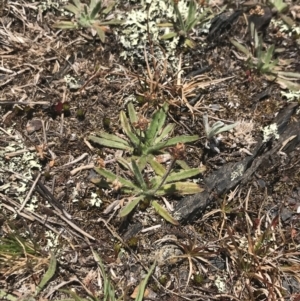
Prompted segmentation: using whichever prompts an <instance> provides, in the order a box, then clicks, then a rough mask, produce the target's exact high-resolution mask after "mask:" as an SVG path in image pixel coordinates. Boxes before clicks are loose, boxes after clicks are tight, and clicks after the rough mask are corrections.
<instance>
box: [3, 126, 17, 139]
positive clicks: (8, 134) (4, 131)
mask: <svg viewBox="0 0 300 301" xmlns="http://www.w3.org/2000/svg"><path fill="white" fill-rule="evenodd" d="M0 131H2V132H3V133H5V134H6V135H7V136H9V137H10V138H15V137H14V136H13V135H11V134H10V133H8V132H7V131H6V130H5V129H3V128H1V127H0Z"/></svg>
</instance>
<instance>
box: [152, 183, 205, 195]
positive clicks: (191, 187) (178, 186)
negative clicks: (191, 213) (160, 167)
mask: <svg viewBox="0 0 300 301" xmlns="http://www.w3.org/2000/svg"><path fill="white" fill-rule="evenodd" d="M203 190H204V189H203V188H201V187H200V186H199V185H198V184H196V183H193V182H176V183H168V184H165V185H163V186H162V187H161V188H160V189H159V190H158V191H157V192H156V194H157V195H166V194H168V195H169V194H180V195H186V194H195V193H199V192H202V191H203Z"/></svg>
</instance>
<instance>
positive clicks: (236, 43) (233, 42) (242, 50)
mask: <svg viewBox="0 0 300 301" xmlns="http://www.w3.org/2000/svg"><path fill="white" fill-rule="evenodd" d="M229 40H230V42H231V44H233V45H234V46H235V47H236V48H237V49H238V50H239V51H241V52H243V53H244V54H246V55H247V56H251V53H250V51H249V50H248V49H247V48H246V47H245V46H243V45H242V44H240V43H239V42H237V41H235V40H234V39H229Z"/></svg>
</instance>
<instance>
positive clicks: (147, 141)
mask: <svg viewBox="0 0 300 301" xmlns="http://www.w3.org/2000/svg"><path fill="white" fill-rule="evenodd" d="M127 109H128V115H129V119H128V118H127V116H126V114H125V112H124V111H121V113H120V120H121V125H122V129H123V131H124V133H125V134H126V136H127V137H128V139H129V141H128V140H125V139H123V138H120V137H119V136H116V135H113V134H108V133H105V132H101V133H99V134H98V136H99V137H96V136H89V140H91V141H93V142H95V143H97V144H100V145H103V146H106V147H111V148H117V149H121V150H125V151H128V152H129V153H132V154H134V155H136V156H144V157H145V156H147V155H149V154H155V153H159V152H161V151H162V150H163V149H164V148H166V147H170V146H173V145H176V144H177V143H187V142H193V141H196V140H198V139H199V136H197V135H195V136H184V135H182V136H177V137H174V138H169V139H168V135H169V134H170V133H171V132H172V130H173V129H174V127H175V125H174V124H168V125H167V126H166V127H165V128H163V126H164V123H165V121H166V117H167V111H168V104H167V103H165V104H164V105H163V106H162V108H161V109H159V110H158V111H156V112H155V113H154V115H153V118H152V120H151V121H150V122H149V121H148V120H147V119H146V118H145V117H142V116H141V117H138V115H137V113H136V112H135V110H134V106H133V104H132V103H129V104H128V106H127Z"/></svg>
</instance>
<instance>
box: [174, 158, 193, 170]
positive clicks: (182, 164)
mask: <svg viewBox="0 0 300 301" xmlns="http://www.w3.org/2000/svg"><path fill="white" fill-rule="evenodd" d="M176 164H177V165H179V166H180V167H181V168H182V169H184V170H188V169H190V167H189V166H188V164H187V163H186V162H185V161H183V160H176Z"/></svg>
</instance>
